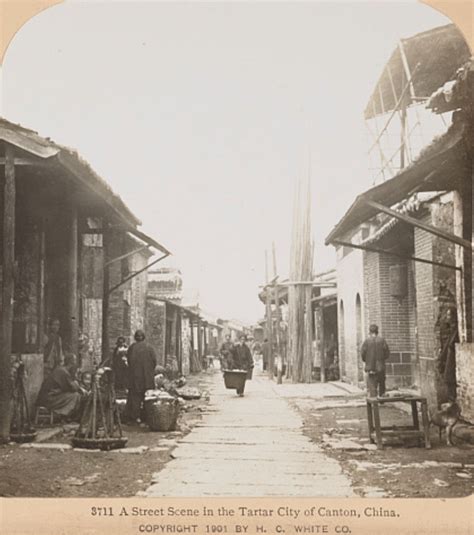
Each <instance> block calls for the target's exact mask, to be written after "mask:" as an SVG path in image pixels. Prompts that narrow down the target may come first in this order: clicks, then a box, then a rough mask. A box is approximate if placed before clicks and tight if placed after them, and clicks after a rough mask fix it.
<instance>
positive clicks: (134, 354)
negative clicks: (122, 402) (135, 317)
mask: <svg viewBox="0 0 474 535" xmlns="http://www.w3.org/2000/svg"><path fill="white" fill-rule="evenodd" d="M127 360H128V370H129V385H128V399H127V412H128V417H129V418H130V419H131V420H132V421H133V422H136V423H140V422H141V420H140V416H141V409H142V404H143V402H144V400H145V392H146V391H147V390H152V389H153V388H155V366H156V353H155V350H154V349H153V347H152V346H151V345H150V344H147V342H145V333H144V332H143V331H142V330H138V331H137V332H136V333H135V343H133V344H132V345H131V346H130V347H129V348H128V352H127Z"/></svg>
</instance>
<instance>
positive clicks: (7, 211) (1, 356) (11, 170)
mask: <svg viewBox="0 0 474 535" xmlns="http://www.w3.org/2000/svg"><path fill="white" fill-rule="evenodd" d="M15 201H16V191H15V164H14V154H13V148H12V147H10V145H7V144H5V182H4V190H3V266H2V269H3V273H2V316H1V336H2V340H1V346H0V443H5V442H8V441H9V437H10V421H11V396H12V381H11V352H12V322H13V292H14V265H15Z"/></svg>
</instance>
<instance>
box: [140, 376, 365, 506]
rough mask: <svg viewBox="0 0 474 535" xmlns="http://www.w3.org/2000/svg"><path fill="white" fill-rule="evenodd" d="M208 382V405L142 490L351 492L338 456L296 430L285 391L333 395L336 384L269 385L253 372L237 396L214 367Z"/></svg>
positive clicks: (337, 390) (204, 493)
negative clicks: (243, 391) (209, 404)
mask: <svg viewBox="0 0 474 535" xmlns="http://www.w3.org/2000/svg"><path fill="white" fill-rule="evenodd" d="M281 386H283V387H284V388H283V389H282V388H280V387H281ZM315 386H316V388H315ZM298 388H300V391H299V393H298ZM209 390H210V395H211V404H212V410H211V411H207V412H204V413H203V420H202V422H201V423H200V424H199V426H198V427H196V428H194V429H193V430H192V431H191V433H190V434H189V435H187V436H186V437H184V438H183V439H181V440H179V441H178V445H177V447H176V448H175V449H174V450H173V451H172V457H173V459H174V460H172V461H170V462H169V463H167V465H166V466H165V468H164V469H163V470H161V471H160V472H157V473H156V474H154V476H153V484H152V485H151V486H150V487H149V488H148V489H147V491H146V492H145V495H146V496H177V497H178V496H190V497H191V496H250V497H252V496H325V497H346V496H354V492H353V490H352V488H351V483H350V480H349V479H348V478H347V477H346V476H345V475H344V474H343V473H342V470H341V467H340V465H339V464H338V462H337V461H336V460H334V459H331V458H330V457H328V456H326V455H325V454H324V452H323V450H322V449H321V448H320V447H319V446H318V445H317V444H314V443H312V442H311V440H310V439H309V438H308V437H306V436H305V435H303V433H302V425H303V423H302V421H301V418H300V416H299V415H298V414H297V413H296V411H295V409H293V408H292V407H291V406H290V405H289V403H288V402H287V401H286V399H285V398H293V397H301V396H304V395H305V393H306V392H307V391H310V390H311V392H312V395H311V397H314V396H317V397H321V398H324V397H327V396H336V395H337V396H338V397H341V396H344V391H343V390H341V388H337V386H334V385H331V384H330V383H326V384H323V385H275V383H273V382H271V381H269V380H268V379H267V378H266V377H263V376H260V377H258V376H257V377H255V378H254V380H252V381H249V382H248V383H247V385H246V389H245V396H244V397H243V398H241V397H238V396H236V395H235V392H234V391H233V390H226V389H225V388H224V384H223V381H222V376H221V375H220V374H218V373H216V374H215V375H214V376H213V384H212V385H210V387H209ZM296 394H298V396H296ZM346 395H347V396H349V395H350V393H349V394H346ZM321 401H322V402H324V401H328V400H324V399H321ZM334 401H336V400H334ZM344 401H345V400H344Z"/></svg>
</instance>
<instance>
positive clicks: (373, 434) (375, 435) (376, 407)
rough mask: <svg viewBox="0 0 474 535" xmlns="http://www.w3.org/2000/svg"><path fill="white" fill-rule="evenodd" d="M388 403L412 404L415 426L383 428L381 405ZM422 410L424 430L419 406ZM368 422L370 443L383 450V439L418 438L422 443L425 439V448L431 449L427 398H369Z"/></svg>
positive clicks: (410, 396) (406, 396)
mask: <svg viewBox="0 0 474 535" xmlns="http://www.w3.org/2000/svg"><path fill="white" fill-rule="evenodd" d="M387 403H410V404H411V414H412V418H413V425H409V426H404V425H402V426H400V425H398V426H396V425H391V426H382V425H381V423H380V405H385V404H387ZM418 403H419V404H420V408H421V421H422V429H420V421H419V418H418V405H417V404H418ZM367 422H368V425H369V437H370V441H371V442H372V443H373V442H375V444H376V445H377V448H378V449H382V448H383V439H386V438H404V437H407V438H413V437H414V438H418V441H419V443H420V441H421V439H424V443H425V448H431V443H430V430H429V418H428V407H427V402H426V398H424V397H421V396H413V395H400V396H396V397H368V398H367Z"/></svg>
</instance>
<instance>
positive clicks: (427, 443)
mask: <svg viewBox="0 0 474 535" xmlns="http://www.w3.org/2000/svg"><path fill="white" fill-rule="evenodd" d="M421 420H422V422H423V431H424V433H425V448H427V449H430V448H431V441H430V422H429V419H428V407H427V403H426V401H422V402H421Z"/></svg>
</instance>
